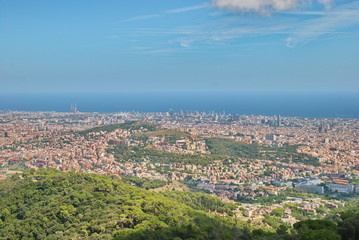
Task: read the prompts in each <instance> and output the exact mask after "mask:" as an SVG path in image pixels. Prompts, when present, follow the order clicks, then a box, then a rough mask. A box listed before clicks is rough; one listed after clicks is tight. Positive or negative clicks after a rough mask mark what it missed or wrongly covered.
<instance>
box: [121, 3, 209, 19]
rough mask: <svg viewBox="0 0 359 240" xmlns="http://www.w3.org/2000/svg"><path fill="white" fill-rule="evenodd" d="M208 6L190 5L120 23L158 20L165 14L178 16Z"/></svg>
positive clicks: (206, 4)
mask: <svg viewBox="0 0 359 240" xmlns="http://www.w3.org/2000/svg"><path fill="white" fill-rule="evenodd" d="M208 6H209V5H208V3H202V4H198V5H192V6H188V7H183V8H176V9H169V10H166V11H164V12H162V13H158V14H149V15H141V16H135V17H132V18H127V19H125V20H123V21H121V22H133V21H139V20H146V19H151V18H158V17H162V16H164V15H167V14H178V13H185V12H190V11H195V10H199V9H203V8H207V7H208Z"/></svg>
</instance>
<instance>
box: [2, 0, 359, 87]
mask: <svg viewBox="0 0 359 240" xmlns="http://www.w3.org/2000/svg"><path fill="white" fill-rule="evenodd" d="M123 91H127V92H131V91H137V92H141V91H144V92H151V91H194V92H196V91H232V92H233V91H259V92H273V91H275V92H296V91H304V92H305V91H324V92H336V91H341V92H347V91H348V92H353V91H354V92H359V0H354V1H353V0H351V1H349V0H332V1H331V0H250V1H249V0H170V1H165V0H151V1H149V0H130V1H129V0H120V1H119V0H105V1H104V0H76V1H73V0H61V1H58V0H33V1H29V0H0V93H3V94H4V93H42V92H44V93H77V92H81V93H107V92H123Z"/></svg>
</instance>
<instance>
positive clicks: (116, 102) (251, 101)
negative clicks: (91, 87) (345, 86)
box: [0, 92, 359, 118]
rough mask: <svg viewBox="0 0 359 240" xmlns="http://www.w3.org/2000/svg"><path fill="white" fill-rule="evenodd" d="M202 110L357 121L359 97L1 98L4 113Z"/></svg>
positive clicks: (221, 94) (118, 95)
mask: <svg viewBox="0 0 359 240" xmlns="http://www.w3.org/2000/svg"><path fill="white" fill-rule="evenodd" d="M71 104H76V105H77V108H78V110H79V111H80V112H100V113H115V112H168V111H169V110H170V109H171V110H172V111H180V110H183V111H201V112H211V111H214V112H218V113H222V112H225V113H229V114H240V115H257V116H259V115H262V116H273V115H281V116H284V117H304V118H359V94H358V93H353V92H350V93H336V92H331V93H329V92H326V93H322V92H320V93H318V92H307V93H303V92H300V93H298V92H294V93H293V92H290V93H287V92H279V93H276V92H274V93H273V92H271V93H267V92H120V93H66V94H64V93H63V94H59V93H57V94H53V93H51V94H50V93H39V94H34V93H31V94H29V93H27V94H19V93H17V94H10V93H6V94H0V111H56V112H69V111H70V106H71Z"/></svg>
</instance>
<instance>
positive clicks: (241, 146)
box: [206, 138, 320, 166]
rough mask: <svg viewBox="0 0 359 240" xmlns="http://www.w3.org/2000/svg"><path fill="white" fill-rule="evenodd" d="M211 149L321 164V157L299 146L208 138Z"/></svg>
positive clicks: (224, 153)
mask: <svg viewBox="0 0 359 240" xmlns="http://www.w3.org/2000/svg"><path fill="white" fill-rule="evenodd" d="M206 144H207V146H208V149H209V151H210V152H211V153H212V154H216V155H228V156H233V157H240V158H244V159H265V160H272V161H283V162H290V161H292V162H294V163H303V164H307V165H313V166H319V165H320V164H319V159H318V158H316V157H313V156H311V155H309V154H305V153H298V152H297V148H298V146H296V145H293V146H285V147H269V146H262V145H258V144H246V143H240V142H235V141H233V140H231V139H223V138H208V139H206Z"/></svg>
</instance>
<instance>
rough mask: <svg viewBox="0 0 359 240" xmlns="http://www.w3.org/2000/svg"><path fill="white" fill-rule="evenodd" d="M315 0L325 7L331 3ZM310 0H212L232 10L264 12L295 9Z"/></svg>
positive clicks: (329, 0) (219, 5)
mask: <svg viewBox="0 0 359 240" xmlns="http://www.w3.org/2000/svg"><path fill="white" fill-rule="evenodd" d="M315 1H316V2H318V3H320V4H323V5H324V6H325V7H326V8H327V9H329V8H330V7H331V5H332V0H315ZM311 2H312V1H310V0H213V4H214V6H216V7H219V8H223V9H226V10H229V11H232V12H259V13H264V14H267V13H271V12H280V11H285V10H289V9H296V8H299V7H303V6H307V5H309V4H310V3H311Z"/></svg>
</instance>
